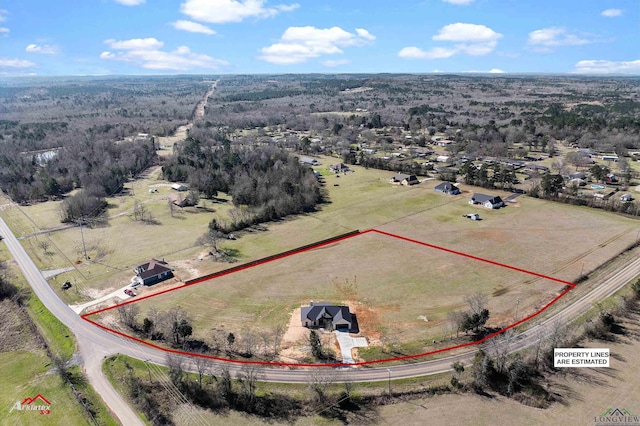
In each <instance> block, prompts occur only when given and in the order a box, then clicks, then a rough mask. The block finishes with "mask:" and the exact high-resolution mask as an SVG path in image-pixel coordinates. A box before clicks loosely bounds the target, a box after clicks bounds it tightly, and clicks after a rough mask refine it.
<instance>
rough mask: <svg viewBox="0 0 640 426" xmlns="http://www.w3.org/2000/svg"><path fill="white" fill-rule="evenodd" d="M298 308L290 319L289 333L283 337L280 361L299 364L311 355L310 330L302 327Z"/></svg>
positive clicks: (286, 332)
mask: <svg viewBox="0 0 640 426" xmlns="http://www.w3.org/2000/svg"><path fill="white" fill-rule="evenodd" d="M301 310H302V308H296V309H294V310H293V312H292V313H291V316H290V317H289V325H288V326H287V331H285V333H284V335H283V336H282V344H281V346H280V359H279V360H280V361H282V362H299V361H300V360H302V359H304V358H306V357H308V356H309V355H310V348H309V329H308V328H306V327H303V326H302V323H301V321H300V311H301Z"/></svg>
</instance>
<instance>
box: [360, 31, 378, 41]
mask: <svg viewBox="0 0 640 426" xmlns="http://www.w3.org/2000/svg"><path fill="white" fill-rule="evenodd" d="M356 33H357V34H358V35H359V36H360V37H362V38H366V39H367V40H371V41H373V40H375V39H376V36H374V35H373V34H371V33H370V32H369V31H367V30H365V29H363V28H356Z"/></svg>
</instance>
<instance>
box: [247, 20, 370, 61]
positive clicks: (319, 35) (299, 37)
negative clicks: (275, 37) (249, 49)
mask: <svg viewBox="0 0 640 426" xmlns="http://www.w3.org/2000/svg"><path fill="white" fill-rule="evenodd" d="M371 40H375V36H373V35H372V34H370V33H369V32H368V31H367V30H364V29H362V28H359V29H356V33H355V34H353V33H350V32H348V31H345V30H343V29H342V28H340V27H332V28H315V27H311V26H307V27H289V28H287V29H286V30H285V32H284V33H283V34H282V37H281V38H280V41H279V42H278V43H274V44H272V45H271V46H267V47H263V48H262V49H261V50H260V52H261V55H260V56H258V58H259V59H262V60H264V61H267V62H271V63H273V64H281V65H286V64H298V63H301V62H306V61H308V60H309V59H312V58H317V57H318V56H321V55H334V54H341V53H343V51H342V48H344V47H348V46H363V45H365V44H367V43H368V42H370V41H371Z"/></svg>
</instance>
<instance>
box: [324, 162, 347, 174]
mask: <svg viewBox="0 0 640 426" xmlns="http://www.w3.org/2000/svg"><path fill="white" fill-rule="evenodd" d="M329 169H330V170H331V171H332V172H333V173H346V172H348V171H350V169H349V167H348V166H346V165H344V164H343V163H338V164H332V165H331V166H329Z"/></svg>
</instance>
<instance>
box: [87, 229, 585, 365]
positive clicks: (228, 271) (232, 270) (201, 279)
mask: <svg viewBox="0 0 640 426" xmlns="http://www.w3.org/2000/svg"><path fill="white" fill-rule="evenodd" d="M368 233H377V234H380V235H384V236H387V237H391V238H396V239H399V240H401V241H405V242H409V243H413V244H418V245H422V246H425V247H429V248H433V249H436V250H441V251H444V252H447V253H451V254H455V255H458V256H463V257H466V258H469V259H473V260H478V261H480V262H485V263H489V264H491V265H494V266H498V267H501V268H506V269H511V270H514V271H517V272H522V273H524V274H528V275H533V276H536V277H538V278H543V279H546V280H550V281H554V282H557V283H561V284H565V285H566V286H567V288H566V289H565V290H564V291H563V292H562V293H560V294H559V295H558V296H556V297H555V298H554V299H553V300H551V301H550V302H549V303H547V304H546V305H544V306H543V307H542V308H540V309H539V310H538V311H536V312H534V313H533V314H531V315H529V316H528V317H526V318H523V319H521V320H519V321H517V322H514V323H513V324H510V325H508V326H506V327H504V328H502V329H500V330H498V331H496V332H494V333H491V334H489V335H487V336H485V337H483V338H482V339H480V340H475V341H473V342H467V343H462V344H459V345H456V346H450V347H447V348H441V349H437V350H434V351H430V352H425V353H421V354H415V355H404V356H399V357H393V358H385V359H379V360H373V361H362V362H356V363H353V364H344V363H334V364H306V363H292V362H278V361H248V360H240V359H229V358H222V357H217V356H213V355H205V354H198V353H191V352H184V351H179V350H175V349H169V348H165V347H162V346H158V345H156V344H153V343H151V342H147V341H145V340H142V339H140V338H137V337H135V336H132V335H129V334H126V333H123V332H121V331H118V330H114V329H112V328H109V327H107V326H105V325H103V324H100V323H98V322H96V321H93V320H91V319H89V317H91V316H93V315H97V314H100V313H102V312H106V311H109V310H111V309H116V308H118V307H120V306H124V305H128V304H130V303H135V302H139V301H141V300H145V299H149V298H151V297H155V296H159V295H161V294H165V293H169V292H171V291H175V290H179V289H182V288H185V287H188V286H191V285H194V284H199V283H202V282H206V281H209V280H212V279H215V278H218V277H222V276H225V275H229V274H233V273H235V272H239V271H243V270H246V269H250V268H253V267H255V266H258V265H263V264H265V263H269V262H273V261H275V260H279V259H284V258H287V257H289V256H293V255H295V254H300V253H304V252H306V251H309V250H313V249H316V248H319V247H323V246H326V245H329V244H333V243H336V242H339V241H344V240H347V239H350V238H353V237H356V236H359V235H364V234H368ZM575 286H576V284H574V283H572V282H569V281H564V280H561V279H558V278H554V277H551V276H548V275H543V274H539V273H537V272H533V271H529V270H526V269H522V268H518V267H515V266H511V265H506V264H504V263H500V262H495V261H493V260H489V259H484V258H482V257H478V256H474V255H471V254H467V253H462V252H459V251H455V250H451V249H448V248H445V247H440V246H436V245H433V244H429V243H425V242H422V241H418V240H414V239H411V238H407V237H403V236H401V235H396V234H392V233H389V232H385V231H380V230H377V229H369V230H366V231H362V232H360V231H353V232H350V233H347V234H343V235H340V236H337V237H334V238H330V239H328V240H323V241H320V242H317V243H314V244H309V245H306V246H303V247H300V248H297V249H293V250H289V251H286V252H283V253H280V254H276V255H273V256H269V257H266V258H263V259H259V260H256V261H253V262H249V263H246V264H243V265H240V266H236V267H233V268H229V269H225V270H223V271H220V272H216V273H213V274H209V275H205V276H203V277H199V278H196V279H193V280H189V281H187V282H185V284H184V285H183V286H181V287H174V288H170V289H167V290H163V291H160V292H158V293H154V294H150V295H147V296H143V297H140V298H137V299H130V300H128V301H125V302H123V303H120V304H118V305H115V306H110V307H107V308H103V309H100V310H98V311H95V312H89V313H87V314H83V315H81V316H80V317H81V318H82V319H84V320H85V321H87V322H89V323H91V324H93V325H95V326H96V327H99V328H101V329H103V330H105V331H108V332H110V333H114V334H117V335H118V336H121V337H124V338H127V339H131V340H134V341H136V342H138V343H141V344H143V345H146V346H149V347H152V348H154V349H157V350H160V351H163V352H167V353H173V354H179V355H187V356H192V357H199V358H206V359H212V360H216V361H224V362H231V363H235V364H251V365H270V366H279V367H352V366H356V367H357V366H364V365H373V364H381V363H386V362H392V361H403V360H409V359H416V358H422V357H426V356H429V355H435V354H439V353H443V352H448V351H453V350H455V349H460V348H465V347H470V346H474V345H478V344H480V343H484V342H486V341H487V340H489V339H492V338H494V337H496V336H498V335H500V334H502V333H504V332H506V331H507V330H510V329H512V328H514V327H517V326H518V325H520V324H522V323H525V322H527V321H529V320H531V319H533V318H535V317H537V316H538V315H540V314H541V313H542V312H544V311H545V310H547V309H548V308H549V307H551V306H552V305H553V304H554V303H556V302H557V301H558V300H560V299H561V298H562V297H563V296H565V295H566V294H567V293H569V292H570V291H571V290H573V288H574V287H575Z"/></svg>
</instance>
